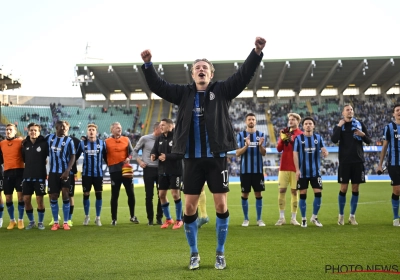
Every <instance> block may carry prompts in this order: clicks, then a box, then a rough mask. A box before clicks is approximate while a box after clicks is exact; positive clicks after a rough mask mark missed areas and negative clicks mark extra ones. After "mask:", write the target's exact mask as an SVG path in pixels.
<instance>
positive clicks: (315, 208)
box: [313, 193, 322, 216]
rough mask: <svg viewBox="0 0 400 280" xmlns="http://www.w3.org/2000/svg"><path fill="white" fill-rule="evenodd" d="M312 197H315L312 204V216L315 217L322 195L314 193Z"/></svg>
mask: <svg viewBox="0 0 400 280" xmlns="http://www.w3.org/2000/svg"><path fill="white" fill-rule="evenodd" d="M314 195H315V197H314V202H313V215H315V216H317V215H318V211H319V208H321V200H322V198H321V196H322V195H321V193H315V194H314Z"/></svg>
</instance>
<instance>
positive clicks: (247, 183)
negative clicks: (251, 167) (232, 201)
mask: <svg viewBox="0 0 400 280" xmlns="http://www.w3.org/2000/svg"><path fill="white" fill-rule="evenodd" d="M240 186H241V187H242V193H249V192H251V187H253V190H254V191H255V192H263V191H265V185H264V174H262V173H246V174H240Z"/></svg>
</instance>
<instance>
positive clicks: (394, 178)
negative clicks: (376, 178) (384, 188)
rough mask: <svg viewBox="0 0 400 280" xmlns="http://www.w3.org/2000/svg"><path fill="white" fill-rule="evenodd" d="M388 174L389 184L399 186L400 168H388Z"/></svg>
mask: <svg viewBox="0 0 400 280" xmlns="http://www.w3.org/2000/svg"><path fill="white" fill-rule="evenodd" d="M388 172H389V176H390V180H391V181H390V184H391V185H392V186H399V185H400V166H388Z"/></svg>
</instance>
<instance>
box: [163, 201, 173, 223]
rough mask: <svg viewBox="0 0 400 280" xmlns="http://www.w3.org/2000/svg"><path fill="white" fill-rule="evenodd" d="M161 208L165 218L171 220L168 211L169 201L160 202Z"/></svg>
mask: <svg viewBox="0 0 400 280" xmlns="http://www.w3.org/2000/svg"><path fill="white" fill-rule="evenodd" d="M161 208H162V210H163V213H164V216H165V218H166V219H167V220H171V213H170V212H169V202H167V203H165V204H161Z"/></svg>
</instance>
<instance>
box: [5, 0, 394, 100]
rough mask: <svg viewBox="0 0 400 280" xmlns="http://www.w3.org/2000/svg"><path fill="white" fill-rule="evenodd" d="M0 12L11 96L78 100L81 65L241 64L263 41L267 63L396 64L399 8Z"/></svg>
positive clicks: (212, 4) (12, 4) (22, 5)
mask: <svg viewBox="0 0 400 280" xmlns="http://www.w3.org/2000/svg"><path fill="white" fill-rule="evenodd" d="M0 7H1V10H2V12H1V16H0V26H1V28H2V38H1V39H0V68H1V69H3V71H4V72H5V73H6V74H9V73H12V76H13V77H14V78H19V79H21V82H22V88H21V89H18V90H14V91H13V94H18V95H22V96H25V95H29V96H53V97H54V96H70V97H81V92H80V90H79V87H73V86H72V80H73V79H74V66H75V65H76V64H81V63H84V62H85V61H86V62H87V63H132V64H134V63H136V64H138V65H140V64H141V63H142V60H141V57H140V53H141V51H143V50H145V49H150V50H151V51H152V55H153V58H152V61H153V62H155V63H157V62H173V61H193V60H194V59H196V58H199V57H206V58H207V59H209V60H211V61H213V60H214V61H217V60H218V61H221V60H244V59H245V58H246V57H247V55H248V54H249V53H250V51H251V49H252V48H253V47H254V41H255V38H256V37H257V36H261V37H264V38H265V39H266V40H267V45H266V47H265V48H264V59H290V58H318V57H363V56H365V57H367V56H399V55H400V36H398V32H399V30H400V17H399V16H398V11H399V10H400V1H398V0H337V1H320V0H315V1H314V0H309V1H300V0H286V1H277V0H275V1H269V0H262V1H258V0H257V1H252V0H248V1H237V0H235V1H225V0H219V1H216V0H212V1H210V0H203V1H187V0H186V1H184V0H170V1H165V0H156V1H151V0H146V1H138V0H113V1H105V0H104V1H101V0H84V1H82V0H79V1H78V0H69V1H54V0H51V1H50V0H36V1H31V0H13V1H9V0H0ZM87 45H89V48H86V46H87ZM86 49H87V50H88V51H87V53H86ZM55 89H57V91H56V90H55ZM8 94H11V93H8Z"/></svg>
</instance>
